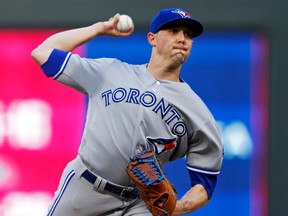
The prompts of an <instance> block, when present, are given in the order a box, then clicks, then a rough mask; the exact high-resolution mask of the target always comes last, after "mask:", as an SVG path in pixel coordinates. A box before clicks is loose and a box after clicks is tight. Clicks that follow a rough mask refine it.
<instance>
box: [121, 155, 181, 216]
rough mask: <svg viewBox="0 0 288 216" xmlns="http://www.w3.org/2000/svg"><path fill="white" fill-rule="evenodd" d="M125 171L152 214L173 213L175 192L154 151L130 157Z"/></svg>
mask: <svg viewBox="0 0 288 216" xmlns="http://www.w3.org/2000/svg"><path fill="white" fill-rule="evenodd" d="M126 171H127V173H128V175H129V177H130V178H131V179H132V181H133V183H134V184H135V186H136V188H137V189H138V194H139V196H140V197H141V199H142V200H143V201H144V202H145V203H146V205H147V207H148V209H149V210H150V212H151V213H152V215H153V216H161V215H166V216H169V215H172V214H173V212H174V209H175V206H176V202H177V192H176V190H175V188H174V187H173V185H172V184H170V182H169V180H168V179H167V177H166V176H165V174H164V173H163V171H162V169H161V167H160V164H159V162H158V159H157V158H156V155H155V153H154V152H152V151H143V152H141V153H140V154H137V155H136V156H135V157H133V158H132V159H130V162H129V164H128V166H127V168H126Z"/></svg>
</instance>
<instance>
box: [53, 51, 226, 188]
mask: <svg viewBox="0 0 288 216" xmlns="http://www.w3.org/2000/svg"><path fill="white" fill-rule="evenodd" d="M70 55H71V56H70ZM68 57H69V60H67V62H66V61H65V62H64V63H63V66H62V67H61V70H60V71H59V73H58V74H57V75H55V77H54V78H56V77H57V78H56V80H57V81H59V82H61V83H63V84H65V85H68V86H70V87H73V88H75V89H76V90H78V91H80V92H84V93H86V94H87V95H88V96H89V103H88V110H87V118H86V124H85V128H84V133H83V137H82V140H81V145H80V148H79V155H80V157H81V158H82V161H83V162H84V164H85V165H86V166H87V168H88V169H89V170H91V171H92V172H94V173H96V174H97V175H99V176H101V177H103V178H105V179H107V180H109V181H112V182H114V183H117V184H120V185H126V186H127V185H131V183H130V181H129V178H128V176H127V174H126V172H125V168H126V166H127V164H128V161H129V158H131V157H132V156H133V155H134V154H136V153H137V152H138V151H140V150H141V149H143V148H149V149H153V150H154V151H155V152H156V153H157V154H158V155H159V158H160V161H161V163H162V164H166V163H167V162H169V161H173V160H175V159H177V158H181V157H186V160H187V168H188V169H190V170H193V171H196V172H202V173H207V174H218V173H219V170H220V167H221V164H222V153H223V146H222V142H221V137H220V133H219V129H218V127H217V125H216V122H215V120H214V118H213V116H212V115H211V113H210V112H209V110H208V109H207V107H206V106H205V104H204V103H203V102H202V100H201V99H200V98H199V97H198V96H197V94H195V92H194V91H193V90H192V89H191V88H190V87H189V85H188V84H187V83H185V82H173V81H167V80H156V79H155V78H154V77H153V76H152V75H151V74H150V73H149V72H148V70H147V68H146V66H147V65H146V64H143V65H131V64H127V63H124V62H121V61H119V60H117V59H111V58H100V59H87V58H80V57H79V56H78V55H76V54H71V53H69V54H68V56H67V59H68Z"/></svg>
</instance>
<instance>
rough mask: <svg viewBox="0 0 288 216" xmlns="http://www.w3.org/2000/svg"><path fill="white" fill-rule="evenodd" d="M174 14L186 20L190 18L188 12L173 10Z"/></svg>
mask: <svg viewBox="0 0 288 216" xmlns="http://www.w3.org/2000/svg"><path fill="white" fill-rule="evenodd" d="M171 12H172V13H178V14H179V15H180V16H182V17H184V18H186V17H187V18H190V17H191V16H190V14H189V13H188V12H187V11H183V10H180V9H176V10H173V11H171Z"/></svg>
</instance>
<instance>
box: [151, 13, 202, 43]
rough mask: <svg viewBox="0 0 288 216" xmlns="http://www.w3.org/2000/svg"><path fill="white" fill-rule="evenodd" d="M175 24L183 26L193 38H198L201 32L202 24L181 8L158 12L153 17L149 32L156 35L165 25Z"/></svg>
mask: <svg viewBox="0 0 288 216" xmlns="http://www.w3.org/2000/svg"><path fill="white" fill-rule="evenodd" d="M170 23H171V24H172V23H173V24H177V25H179V26H185V27H186V28H188V29H189V30H190V31H191V32H192V35H193V38H195V37H198V36H199V35H201V34H202V32H203V26H202V24H201V23H200V22H199V21H197V20H196V19H194V18H192V16H191V15H190V14H189V13H188V12H187V11H185V10H183V9H182V8H167V9H163V10H160V11H159V12H158V14H157V15H156V16H155V17H154V19H153V20H152V22H151V25H150V32H152V33H154V34H155V33H156V32H158V31H159V30H161V28H162V27H163V26H164V25H165V26H166V24H170Z"/></svg>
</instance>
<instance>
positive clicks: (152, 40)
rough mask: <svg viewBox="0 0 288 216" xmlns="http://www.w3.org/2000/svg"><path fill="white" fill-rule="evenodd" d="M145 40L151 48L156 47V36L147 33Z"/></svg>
mask: <svg viewBox="0 0 288 216" xmlns="http://www.w3.org/2000/svg"><path fill="white" fill-rule="evenodd" d="M147 39H148V42H149V43H150V45H151V46H155V45H156V34H153V33H152V32H149V33H148V34H147Z"/></svg>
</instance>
